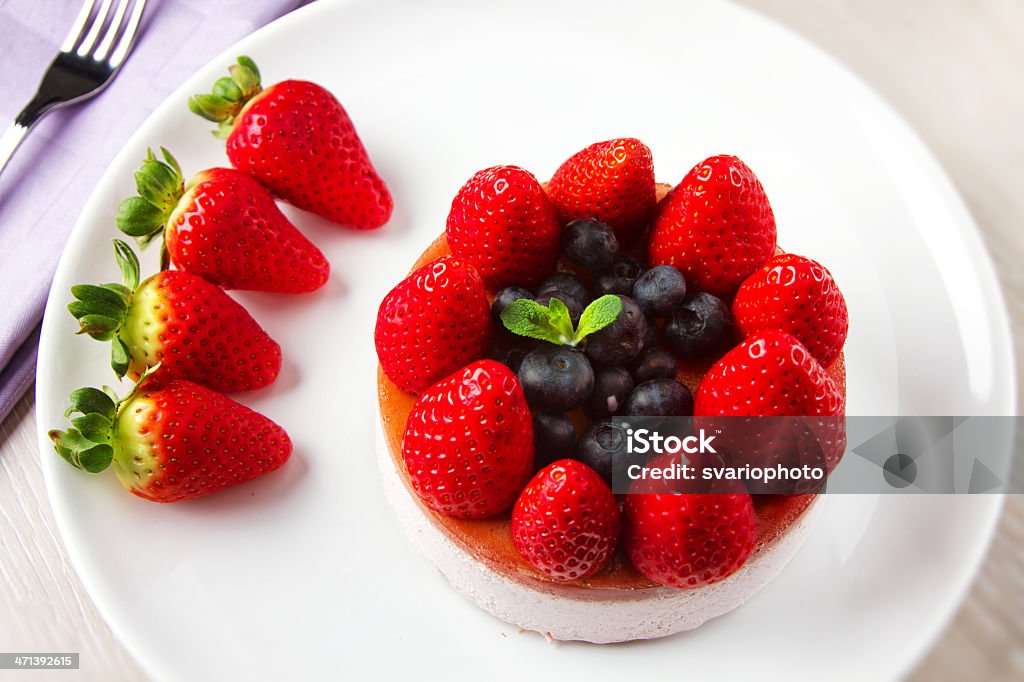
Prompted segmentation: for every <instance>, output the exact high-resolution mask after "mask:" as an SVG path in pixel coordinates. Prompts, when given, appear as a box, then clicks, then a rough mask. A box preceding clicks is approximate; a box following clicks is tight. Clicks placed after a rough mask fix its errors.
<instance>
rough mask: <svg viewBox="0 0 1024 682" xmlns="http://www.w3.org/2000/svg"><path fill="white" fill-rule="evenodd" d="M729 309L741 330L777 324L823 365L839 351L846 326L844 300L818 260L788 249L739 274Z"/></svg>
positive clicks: (755, 330) (748, 332)
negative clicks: (748, 272) (743, 276)
mask: <svg viewBox="0 0 1024 682" xmlns="http://www.w3.org/2000/svg"><path fill="white" fill-rule="evenodd" d="M732 314H733V318H734V319H735V321H736V325H737V326H738V327H739V329H740V331H741V332H742V333H743V335H744V336H749V335H750V334H753V333H755V332H760V331H767V330H769V329H781V330H782V331H785V332H789V333H790V334H792V335H793V336H795V337H796V338H797V340H798V341H800V342H801V343H802V344H804V346H806V347H807V350H809V351H810V352H811V355H813V356H814V357H815V359H816V360H817V361H818V362H820V363H821V364H822V365H824V366H825V367H828V366H829V365H831V364H832V362H833V361H834V360H835V359H836V358H837V357H839V353H841V352H842V350H843V344H844V343H845V342H846V333H847V331H848V329H849V327H850V320H849V315H848V314H847V311H846V300H845V299H844V298H843V294H842V293H841V292H840V291H839V287H837V286H836V283H835V280H833V279H832V274H831V273H830V272H829V271H828V270H827V269H825V267H824V266H823V265H821V264H820V263H817V262H816V261H813V260H811V259H810V258H804V257H803V256H797V255H794V254H790V253H784V254H782V255H779V256H775V257H774V258H772V259H770V260H769V261H768V262H767V263H765V264H764V265H763V266H762V267H761V268H760V269H759V270H757V271H756V272H755V273H754V274H752V275H751V276H750V277H747V278H746V279H745V280H743V284H741V285H740V288H739V290H738V291H737V292H736V298H735V299H733V304H732Z"/></svg>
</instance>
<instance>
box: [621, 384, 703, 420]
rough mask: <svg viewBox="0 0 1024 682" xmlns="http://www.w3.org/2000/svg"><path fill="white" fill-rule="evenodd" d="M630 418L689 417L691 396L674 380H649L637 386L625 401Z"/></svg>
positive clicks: (684, 387)
mask: <svg viewBox="0 0 1024 682" xmlns="http://www.w3.org/2000/svg"><path fill="white" fill-rule="evenodd" d="M626 414H627V415H628V416H630V417H689V416H691V415H692V414H693V394H692V393H690V389H688V388H687V387H686V386H683V385H682V384H681V383H679V382H678V381H676V380H675V379H651V380H650V381H645V382H644V383H642V384H638V385H637V387H636V388H634V389H633V392H632V393H630V394H629V399H628V400H626Z"/></svg>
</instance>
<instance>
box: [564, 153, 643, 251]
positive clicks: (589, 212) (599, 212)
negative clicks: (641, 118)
mask: <svg viewBox="0 0 1024 682" xmlns="http://www.w3.org/2000/svg"><path fill="white" fill-rule="evenodd" d="M654 184H655V183H654V160H653V158H652V157H651V150H650V149H648V148H647V145H645V144H644V143H643V142H641V141H640V140H637V139H635V138H632V137H623V138H617V139H614V140H607V141H605V142H596V143H594V144H592V145H590V146H589V147H587V148H586V149H583V150H582V151H579V152H577V153H575V154H573V155H572V156H571V157H570V158H569V160H567V161H566V162H565V163H563V164H562V165H561V166H559V167H558V170H556V171H555V174H554V175H553V176H552V178H551V182H549V183H548V186H547V192H548V196H549V197H551V202H552V203H553V204H554V205H555V207H556V208H557V209H558V215H559V218H561V220H562V222H563V223H569V222H571V221H573V220H576V219H579V218H597V219H599V220H601V221H602V222H605V223H607V224H608V225H611V227H612V229H613V230H614V231H615V236H616V237H617V238H618V239H619V241H621V242H624V243H629V242H631V241H633V240H634V239H636V238H637V237H638V236H640V234H641V233H642V232H643V231H644V229H646V228H647V224H648V222H649V221H650V219H651V216H652V215H653V213H654V206H655V202H656V196H655V186H654Z"/></svg>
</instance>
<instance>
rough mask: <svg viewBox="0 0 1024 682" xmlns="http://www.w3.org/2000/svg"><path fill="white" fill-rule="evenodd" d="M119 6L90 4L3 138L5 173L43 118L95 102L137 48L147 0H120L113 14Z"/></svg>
mask: <svg viewBox="0 0 1024 682" xmlns="http://www.w3.org/2000/svg"><path fill="white" fill-rule="evenodd" d="M97 4H99V9H96V5H97ZM113 5H114V0H99V2H98V0H85V4H83V5H82V9H80V10H79V11H78V16H77V17H76V18H75V23H74V25H73V26H72V27H71V31H70V32H69V33H68V37H67V38H65V39H64V44H63V45H61V47H60V52H58V53H57V56H56V58H54V60H53V63H51V64H50V68H48V69H47V70H46V73H45V74H43V79H42V81H40V83H39V90H38V92H36V96H35V97H33V98H32V101H31V102H29V103H28V104H27V105H26V106H25V108H24V109H22V111H21V113H20V114H18V116H17V118H15V119H14V122H13V123H12V124H11V125H10V126H8V128H7V130H6V131H5V132H4V134H3V137H0V172H3V169H4V167H5V166H6V165H7V162H8V161H9V160H10V158H11V156H13V155H14V151H15V150H16V149H17V148H18V145H19V144H21V141H22V140H23V139H24V138H25V135H26V134H28V131H29V129H31V128H32V126H33V125H35V123H36V122H37V121H38V120H39V119H40V118H42V117H43V115H45V114H46V113H48V112H50V111H52V110H53V109H57V108H59V107H63V106H67V105H69V104H76V103H78V102H81V101H83V100H86V99H89V98H90V97H92V96H94V95H96V94H98V93H99V92H100V91H101V90H103V88H105V87H106V86H107V85H108V84H109V83H110V81H112V80H113V79H114V76H115V75H117V72H118V70H120V68H121V65H122V64H124V60H125V58H126V57H127V56H128V53H129V52H130V51H131V49H132V44H133V41H134V40H135V33H136V31H137V30H138V28H139V20H140V19H141V18H142V10H143V9H144V8H145V7H146V0H134V4H133V2H132V0H117V7H116V8H114V12H113V14H111V11H110V10H111V8H112V7H113ZM129 6H131V12H130V13H129V11H128V10H129Z"/></svg>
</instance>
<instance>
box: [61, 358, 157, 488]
mask: <svg viewBox="0 0 1024 682" xmlns="http://www.w3.org/2000/svg"><path fill="white" fill-rule="evenodd" d="M159 368H160V365H159V364H157V365H154V366H153V367H150V368H149V369H147V370H146V371H145V372H144V373H143V374H142V376H141V377H139V380H138V381H137V382H135V385H134V386H132V388H131V390H130V391H128V393H127V394H125V396H124V397H123V398H121V399H120V400H118V399H117V397H116V395H112V393H113V391H110V390H109V389H107V387H104V390H102V391H101V390H100V389H98V388H92V387H91V386H87V387H85V388H80V389H78V390H77V391H74V392H72V393H71V395H70V396H69V401H70V402H71V406H70V407H69V408H68V409H67V411H66V412H64V416H65V417H71V415H73V414H79V415H80V416H78V417H71V428H69V429H67V430H66V431H61V430H59V429H52V430H50V431H49V432H48V433H47V435H48V436H49V437H50V440H52V441H53V449H54V450H55V451H56V452H57V454H58V455H60V456H61V458H63V459H64V461H66V462H67V463H68V464H70V465H71V466H73V467H75V468H76V469H81V470H83V471H88V472H89V473H91V474H95V473H99V472H101V471H103V470H104V469H106V468H107V467H108V466H110V463H111V462H112V461H113V459H114V448H115V447H116V438H115V436H114V429H115V426H116V424H117V417H118V414H119V412H120V410H121V406H122V405H124V404H125V403H127V402H128V401H129V400H131V399H132V398H133V397H134V396H135V394H136V393H137V392H138V390H139V387H140V386H142V384H143V383H144V382H145V381H146V380H147V379H148V378H149V377H150V376H152V375H153V373H154V372H156V371H157V370H158V369H159Z"/></svg>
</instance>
